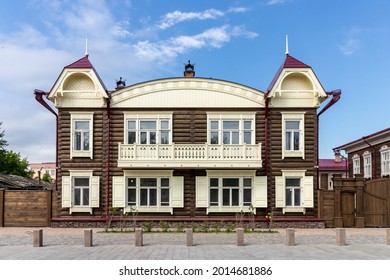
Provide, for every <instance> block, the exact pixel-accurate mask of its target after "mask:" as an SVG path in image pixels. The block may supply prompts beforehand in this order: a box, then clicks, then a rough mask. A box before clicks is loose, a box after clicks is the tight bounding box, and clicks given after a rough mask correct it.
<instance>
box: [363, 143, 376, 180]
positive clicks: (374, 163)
mask: <svg viewBox="0 0 390 280" xmlns="http://www.w3.org/2000/svg"><path fill="white" fill-rule="evenodd" d="M362 139H363V141H364V142H365V143H366V144H367V145H368V146H370V148H371V149H372V150H373V154H374V156H373V157H372V167H371V173H374V174H371V175H372V176H371V177H372V179H375V178H376V150H375V147H373V146H372V145H371V144H370V143H368V142H367V140H366V139H367V137H365V136H363V137H362ZM373 170H374V172H372V171H373Z"/></svg>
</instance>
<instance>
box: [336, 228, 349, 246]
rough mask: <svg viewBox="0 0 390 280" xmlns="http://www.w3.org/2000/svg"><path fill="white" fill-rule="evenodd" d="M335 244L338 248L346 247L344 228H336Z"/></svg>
mask: <svg viewBox="0 0 390 280" xmlns="http://www.w3.org/2000/svg"><path fill="white" fill-rule="evenodd" d="M336 244H337V245H339V246H344V245H347V237H346V234H345V228H336Z"/></svg>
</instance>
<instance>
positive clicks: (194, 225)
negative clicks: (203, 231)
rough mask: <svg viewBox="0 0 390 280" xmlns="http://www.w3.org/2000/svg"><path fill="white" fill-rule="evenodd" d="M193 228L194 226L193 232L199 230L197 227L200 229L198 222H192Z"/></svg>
mask: <svg viewBox="0 0 390 280" xmlns="http://www.w3.org/2000/svg"><path fill="white" fill-rule="evenodd" d="M191 228H192V232H196V231H197V229H198V225H197V224H195V223H194V222H192V224H191Z"/></svg>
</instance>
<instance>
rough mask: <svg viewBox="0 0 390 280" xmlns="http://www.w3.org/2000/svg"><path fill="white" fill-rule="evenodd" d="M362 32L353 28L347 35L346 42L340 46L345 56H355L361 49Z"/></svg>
mask: <svg viewBox="0 0 390 280" xmlns="http://www.w3.org/2000/svg"><path fill="white" fill-rule="evenodd" d="M361 32H362V30H361V29H360V28H358V27H352V28H351V29H350V30H349V31H348V32H347V33H346V35H345V38H344V41H343V42H342V43H341V44H339V49H340V51H341V52H342V53H343V54H344V55H353V54H354V53H356V52H357V51H358V50H359V49H360V48H361V41H360V39H359V37H360V34H361Z"/></svg>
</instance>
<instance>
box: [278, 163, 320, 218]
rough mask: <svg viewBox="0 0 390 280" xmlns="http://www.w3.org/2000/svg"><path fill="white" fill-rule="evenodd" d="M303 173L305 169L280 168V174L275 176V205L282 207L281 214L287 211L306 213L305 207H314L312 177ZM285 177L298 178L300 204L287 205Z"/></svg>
mask: <svg viewBox="0 0 390 280" xmlns="http://www.w3.org/2000/svg"><path fill="white" fill-rule="evenodd" d="M305 173H306V170H282V176H276V177H275V199H276V201H275V206H276V207H280V208H282V212H283V214H284V213H287V212H302V213H306V208H312V207H314V181H313V180H314V177H313V176H306V175H305ZM287 179H299V180H300V187H299V190H300V205H297V206H296V205H291V206H287V203H286V188H287V186H286V182H287ZM295 189H297V188H295Z"/></svg>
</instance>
